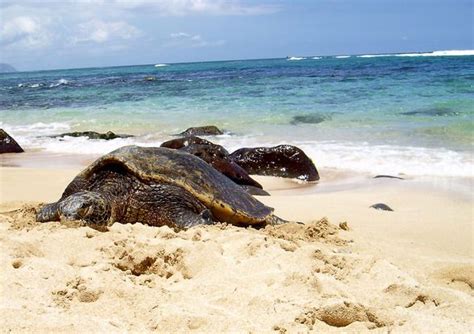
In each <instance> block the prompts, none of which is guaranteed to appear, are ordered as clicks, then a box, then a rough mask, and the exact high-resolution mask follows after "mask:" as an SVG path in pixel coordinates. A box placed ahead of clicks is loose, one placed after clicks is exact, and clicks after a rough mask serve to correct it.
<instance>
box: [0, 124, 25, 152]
mask: <svg viewBox="0 0 474 334" xmlns="http://www.w3.org/2000/svg"><path fill="white" fill-rule="evenodd" d="M21 152H24V151H23V149H22V148H21V146H20V145H18V143H17V142H16V141H15V139H13V138H12V137H10V135H9V134H8V133H6V132H5V131H4V130H3V129H0V154H1V153H21Z"/></svg>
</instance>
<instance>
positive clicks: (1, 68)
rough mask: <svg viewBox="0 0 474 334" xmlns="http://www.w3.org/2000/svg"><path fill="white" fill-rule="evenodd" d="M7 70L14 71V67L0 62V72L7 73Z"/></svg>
mask: <svg viewBox="0 0 474 334" xmlns="http://www.w3.org/2000/svg"><path fill="white" fill-rule="evenodd" d="M9 72H16V69H15V68H14V67H13V66H11V65H9V64H5V63H0V73H9Z"/></svg>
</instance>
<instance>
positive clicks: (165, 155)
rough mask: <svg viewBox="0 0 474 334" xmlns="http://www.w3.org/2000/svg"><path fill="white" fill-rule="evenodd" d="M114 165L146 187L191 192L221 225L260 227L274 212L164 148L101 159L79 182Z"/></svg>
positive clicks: (202, 165) (195, 161) (199, 163)
mask: <svg viewBox="0 0 474 334" xmlns="http://www.w3.org/2000/svg"><path fill="white" fill-rule="evenodd" d="M110 165H121V166H122V167H125V170H127V171H128V172H129V173H131V174H132V175H135V176H136V177H138V178H139V179H141V180H142V181H143V182H146V183H153V182H156V183H167V184H172V185H175V186H179V187H181V188H183V189H185V190H187V191H188V192H189V193H191V194H192V195H193V196H195V197H196V198H197V199H198V200H199V201H200V202H202V203H203V204H204V205H205V206H206V207H207V208H209V209H210V210H211V211H212V213H213V215H214V217H215V218H216V219H218V220H220V221H225V222H228V223H233V224H239V223H242V224H257V223H262V222H264V221H265V220H266V218H268V217H269V215H271V214H272V212H273V209H272V208H270V207H268V206H265V205H264V204H262V203H261V202H259V201H258V200H256V199H255V198H253V197H252V196H251V195H249V194H248V193H247V192H246V191H245V190H243V189H242V188H241V187H240V186H238V185H237V184H235V183H234V182H232V181H231V180H230V179H229V178H227V177H225V176H224V175H222V174H221V173H219V172H218V171H217V170H215V169H214V168H213V167H211V166H210V165H209V164H207V163H206V162H204V161H203V160H201V159H199V158H197V157H195V156H194V155H192V154H189V153H186V152H182V151H178V150H173V149H169V148H164V147H140V146H124V147H121V148H119V149H117V150H115V151H112V152H110V153H108V154H106V155H104V156H102V157H101V158H99V159H97V160H96V161H95V162H93V163H92V164H91V165H90V166H89V167H87V168H86V169H85V170H83V171H82V172H81V173H80V174H79V175H78V176H77V178H76V179H89V178H90V177H91V176H92V175H93V174H94V173H96V172H97V171H99V170H101V169H103V168H107V166H110Z"/></svg>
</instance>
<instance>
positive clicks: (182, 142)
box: [160, 136, 228, 154]
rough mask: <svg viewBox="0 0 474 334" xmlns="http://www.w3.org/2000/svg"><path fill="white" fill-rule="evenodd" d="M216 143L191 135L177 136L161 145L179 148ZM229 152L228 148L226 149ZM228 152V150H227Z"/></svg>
mask: <svg viewBox="0 0 474 334" xmlns="http://www.w3.org/2000/svg"><path fill="white" fill-rule="evenodd" d="M194 144H197V145H216V144H214V143H212V142H210V141H209V140H206V139H202V138H199V137H196V136H189V137H183V138H177V139H172V140H168V141H165V142H164V143H162V144H161V145H160V146H161V147H167V148H174V149H175V150H179V149H181V148H183V147H186V146H189V145H194ZM216 146H219V145H216ZM221 147H222V146H221ZM222 148H223V147H222ZM223 149H224V150H225V148H223ZM226 152H227V150H226ZM227 154H228V152H227Z"/></svg>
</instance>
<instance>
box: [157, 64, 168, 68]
mask: <svg viewBox="0 0 474 334" xmlns="http://www.w3.org/2000/svg"><path fill="white" fill-rule="evenodd" d="M165 66H169V65H168V64H156V65H155V67H165Z"/></svg>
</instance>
